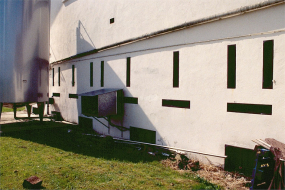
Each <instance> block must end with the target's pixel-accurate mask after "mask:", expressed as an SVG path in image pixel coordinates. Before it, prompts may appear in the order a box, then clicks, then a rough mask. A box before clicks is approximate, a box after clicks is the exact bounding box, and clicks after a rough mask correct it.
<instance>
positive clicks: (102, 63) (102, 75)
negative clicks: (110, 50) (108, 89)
mask: <svg viewBox="0 0 285 190" xmlns="http://www.w3.org/2000/svg"><path fill="white" fill-rule="evenodd" d="M101 87H104V61H101Z"/></svg>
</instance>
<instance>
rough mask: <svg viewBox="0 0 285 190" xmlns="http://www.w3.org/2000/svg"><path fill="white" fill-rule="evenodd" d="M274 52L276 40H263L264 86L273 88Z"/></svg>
mask: <svg viewBox="0 0 285 190" xmlns="http://www.w3.org/2000/svg"><path fill="white" fill-rule="evenodd" d="M273 54H274V42H273V40H268V41H264V42H263V77H262V88H263V89H273V81H272V80H273Z"/></svg>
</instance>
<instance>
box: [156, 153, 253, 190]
mask: <svg viewBox="0 0 285 190" xmlns="http://www.w3.org/2000/svg"><path fill="white" fill-rule="evenodd" d="M161 162H162V164H164V165H165V166H167V167H170V168H172V169H174V170H180V171H187V170H190V171H192V172H195V173H196V174H198V175H199V176H200V177H202V178H204V179H206V180H207V181H209V182H210V183H213V184H217V185H220V186H221V187H223V188H225V189H249V186H250V178H249V177H246V176H244V175H241V174H238V173H233V172H227V171H224V170H223V168H221V167H217V166H213V165H205V164H202V163H200V162H199V161H197V160H191V159H189V158H187V157H186V156H185V155H180V154H177V155H176V156H175V158H174V159H169V158H167V159H166V160H162V161H161Z"/></svg>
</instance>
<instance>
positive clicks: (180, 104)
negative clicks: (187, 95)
mask: <svg viewBox="0 0 285 190" xmlns="http://www.w3.org/2000/svg"><path fill="white" fill-rule="evenodd" d="M162 106H165V107H175V108H188V109H190V101H189V100H166V99H162Z"/></svg>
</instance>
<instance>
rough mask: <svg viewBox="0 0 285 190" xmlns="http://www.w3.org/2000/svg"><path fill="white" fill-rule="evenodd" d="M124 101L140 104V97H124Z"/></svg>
mask: <svg viewBox="0 0 285 190" xmlns="http://www.w3.org/2000/svg"><path fill="white" fill-rule="evenodd" d="M124 103H127V104H138V98H134V97H124Z"/></svg>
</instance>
